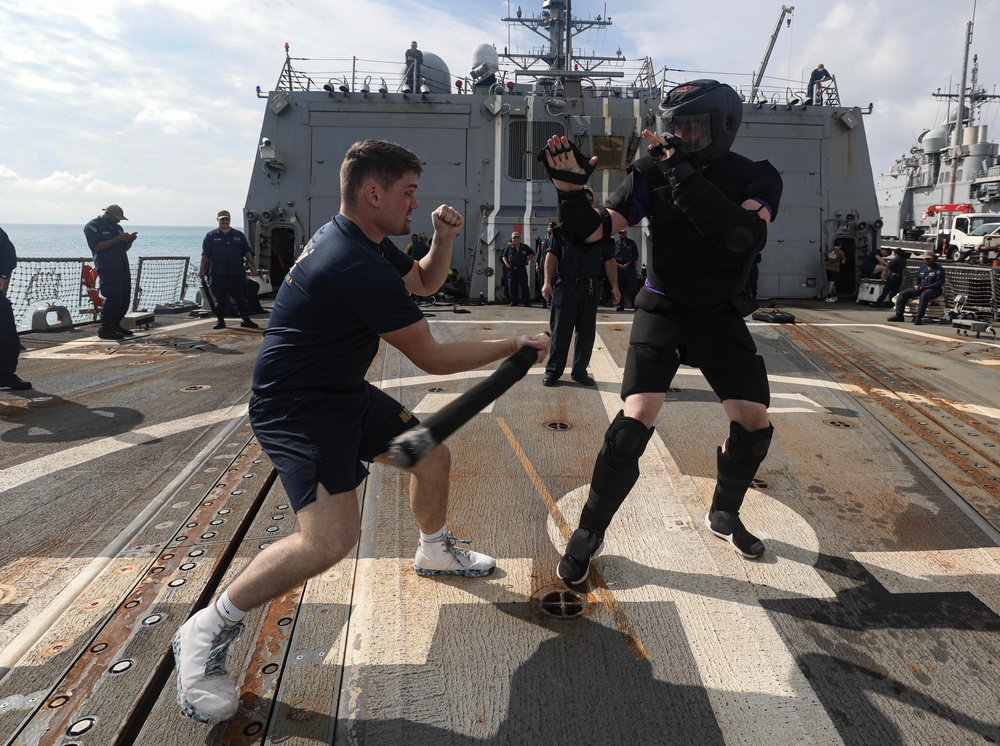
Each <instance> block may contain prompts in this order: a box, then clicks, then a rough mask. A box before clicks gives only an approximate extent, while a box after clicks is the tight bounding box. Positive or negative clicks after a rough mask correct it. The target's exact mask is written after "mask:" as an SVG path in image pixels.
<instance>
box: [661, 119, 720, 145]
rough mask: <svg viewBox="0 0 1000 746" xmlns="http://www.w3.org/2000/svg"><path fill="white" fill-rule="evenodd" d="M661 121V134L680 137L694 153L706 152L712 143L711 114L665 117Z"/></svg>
mask: <svg viewBox="0 0 1000 746" xmlns="http://www.w3.org/2000/svg"><path fill="white" fill-rule="evenodd" d="M660 120H661V121H660V133H661V134H664V135H674V136H675V137H679V138H680V139H681V140H683V141H684V142H685V143H687V146H688V150H690V151H691V152H692V153H697V152H698V151H699V150H704V149H705V148H707V147H708V145H709V143H711V142H712V115H711V114H708V113H706V114H694V115H693V116H669V117H668V116H664V117H661V118H660Z"/></svg>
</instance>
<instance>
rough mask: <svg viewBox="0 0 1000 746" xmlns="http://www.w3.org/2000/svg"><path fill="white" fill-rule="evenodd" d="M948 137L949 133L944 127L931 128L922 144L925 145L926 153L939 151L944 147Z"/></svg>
mask: <svg viewBox="0 0 1000 746" xmlns="http://www.w3.org/2000/svg"><path fill="white" fill-rule="evenodd" d="M947 137H948V134H947V132H945V130H943V129H936V130H931V131H930V132H928V133H927V134H925V135H924V137H923V139H922V140H921V141H920V144H921V145H922V146H923V148H924V152H925V153H937V152H939V151H941V150H943V149H944V145H945V141H946V140H947Z"/></svg>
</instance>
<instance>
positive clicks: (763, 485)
mask: <svg viewBox="0 0 1000 746" xmlns="http://www.w3.org/2000/svg"><path fill="white" fill-rule="evenodd" d="M750 486H751V487H753V488H754V489H755V490H766V489H767V488H768V486H769V485H768V483H767V482H765V481H764V480H763V479H754V480H753V481H752V482H750Z"/></svg>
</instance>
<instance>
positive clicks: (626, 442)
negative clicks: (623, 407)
mask: <svg viewBox="0 0 1000 746" xmlns="http://www.w3.org/2000/svg"><path fill="white" fill-rule="evenodd" d="M652 436H653V428H651V427H650V428H647V427H646V426H645V425H643V424H642V423H641V422H639V420H636V419H633V418H631V417H626V416H625V413H624V412H618V415H617V416H616V417H615V419H614V420H613V421H612V423H611V426H610V427H608V430H607V432H606V433H605V434H604V445H603V446H601V452H600V453H599V454H598V456H597V461H596V462H595V464H594V474H593V476H592V477H591V480H590V495H589V496H588V497H587V504H586V505H584V507H583V513H582V514H581V515H580V526H581V527H583V528H587V529H589V530H591V531H593V532H594V533H595V534H598V535H599V536H603V535H604V532H605V531H607V529H608V526H609V525H610V524H611V519H612V518H614V516H615V513H617V512H618V508H619V507H621V504H622V503H623V502H624V501H625V498H626V497H627V496H628V493H629V492H630V491H631V490H632V487H633V486H634V485H635V483H636V480H638V479H639V457H640V456H642V454H643V452H644V451H645V450H646V444H647V443H649V439H650V438H651V437H652Z"/></svg>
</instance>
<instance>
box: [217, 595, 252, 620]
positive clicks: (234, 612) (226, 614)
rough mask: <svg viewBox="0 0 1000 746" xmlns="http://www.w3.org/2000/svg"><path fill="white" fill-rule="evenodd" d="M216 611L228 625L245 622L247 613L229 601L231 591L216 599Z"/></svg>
mask: <svg viewBox="0 0 1000 746" xmlns="http://www.w3.org/2000/svg"><path fill="white" fill-rule="evenodd" d="M215 610H216V611H218V612H219V616H221V617H222V618H223V620H225V622H226V624H236V623H237V622H241V621H243V617H245V616H246V614H247V613H246V612H245V611H242V610H240V609H237V608H236V604H234V603H233V602H232V601H230V600H229V589H228V588H227V589H226V590H224V591H223V592H222V595H221V596H219V597H218V598H217V599H215Z"/></svg>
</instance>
